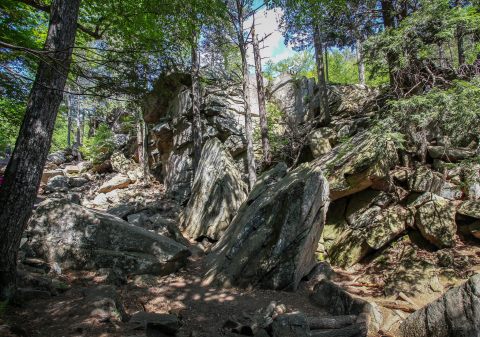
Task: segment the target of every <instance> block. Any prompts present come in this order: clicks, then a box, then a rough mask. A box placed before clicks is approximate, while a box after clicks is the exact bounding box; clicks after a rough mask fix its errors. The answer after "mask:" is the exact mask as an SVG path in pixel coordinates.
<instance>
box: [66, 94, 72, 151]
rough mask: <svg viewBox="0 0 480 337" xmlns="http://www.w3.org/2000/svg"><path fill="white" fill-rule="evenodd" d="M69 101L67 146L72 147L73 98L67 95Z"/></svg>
mask: <svg viewBox="0 0 480 337" xmlns="http://www.w3.org/2000/svg"><path fill="white" fill-rule="evenodd" d="M65 98H66V100H67V146H68V147H69V148H70V147H71V146H72V98H71V96H70V94H66V95H65Z"/></svg>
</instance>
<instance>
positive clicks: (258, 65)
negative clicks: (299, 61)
mask: <svg viewBox="0 0 480 337" xmlns="http://www.w3.org/2000/svg"><path fill="white" fill-rule="evenodd" d="M252 38H253V43H252V45H253V56H254V59H255V74H256V77H257V94H258V114H259V115H260V133H261V136H262V149H263V162H264V164H265V166H266V167H268V166H270V164H271V162H272V157H271V155H270V142H269V141H268V123H267V109H266V105H265V88H264V86H263V75H262V57H261V55H260V47H259V45H258V38H257V35H256V33H255V21H254V22H253V24H252Z"/></svg>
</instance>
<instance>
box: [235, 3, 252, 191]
mask: <svg viewBox="0 0 480 337" xmlns="http://www.w3.org/2000/svg"><path fill="white" fill-rule="evenodd" d="M236 5H237V15H238V16H237V20H238V32H237V33H238V48H239V49H240V56H241V59H242V91H243V102H244V104H245V138H246V139H247V169H248V186H249V188H250V190H251V189H252V188H253V185H254V184H255V182H256V181H257V173H256V167H255V153H254V150H253V134H252V115H251V111H250V98H249V95H248V93H249V92H248V90H249V88H250V85H249V82H250V78H249V74H248V60H247V43H246V41H245V37H244V35H243V34H244V31H245V26H244V20H245V17H244V16H245V13H244V12H245V9H244V8H243V3H242V2H241V1H240V0H236Z"/></svg>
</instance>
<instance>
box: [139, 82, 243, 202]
mask: <svg viewBox="0 0 480 337" xmlns="http://www.w3.org/2000/svg"><path fill="white" fill-rule="evenodd" d="M175 76H177V77H178V79H177V80H174V78H173V77H175ZM189 76H190V75H188V74H187V75H182V74H176V75H173V74H172V75H170V76H167V78H162V79H160V80H159V82H158V83H157V86H158V87H159V88H162V90H161V91H159V90H154V91H153V92H152V93H151V94H150V95H149V97H148V98H147V100H146V104H145V108H144V114H145V120H146V121H147V122H148V123H151V124H153V125H154V126H153V127H152V133H151V135H150V139H151V140H152V144H151V146H150V149H149V152H150V155H151V157H152V159H153V160H152V167H151V171H152V173H153V174H154V175H155V176H156V177H157V178H158V179H159V180H161V181H163V182H164V183H165V186H166V188H167V193H168V195H169V196H170V197H171V198H172V199H174V200H176V201H178V202H179V203H181V204H186V203H187V202H188V200H189V197H190V193H191V188H192V183H193V180H194V177H193V166H192V165H193V161H192V156H193V137H192V124H191V120H192V102H191V97H190V88H189V83H186V82H185V80H182V79H185V78H186V77H188V78H189ZM172 83H173V84H172ZM202 102H203V104H202V107H201V116H202V120H201V127H202V134H203V139H204V141H206V140H208V139H210V138H213V137H216V138H218V139H219V140H220V141H221V142H222V143H223V144H225V146H226V148H227V149H228V151H229V152H230V154H231V155H232V157H233V158H234V160H235V163H236V165H237V166H238V168H239V170H240V171H242V172H243V171H244V167H245V165H244V157H245V154H246V141H245V137H244V134H245V132H244V126H243V123H244V116H243V115H242V113H243V103H242V99H241V95H240V91H239V90H238V88H236V87H235V86H229V85H228V84H218V86H217V85H212V86H207V87H206V88H205V91H204V92H203V93H202Z"/></svg>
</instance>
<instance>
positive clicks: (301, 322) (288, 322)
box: [272, 312, 310, 337]
mask: <svg viewBox="0 0 480 337" xmlns="http://www.w3.org/2000/svg"><path fill="white" fill-rule="evenodd" d="M272 334H273V337H290V336H295V337H309V336H310V327H309V325H308V321H307V317H306V316H305V315H304V314H302V313H300V312H293V313H289V314H284V315H280V316H278V317H277V318H276V319H275V320H274V321H273V324H272Z"/></svg>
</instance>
